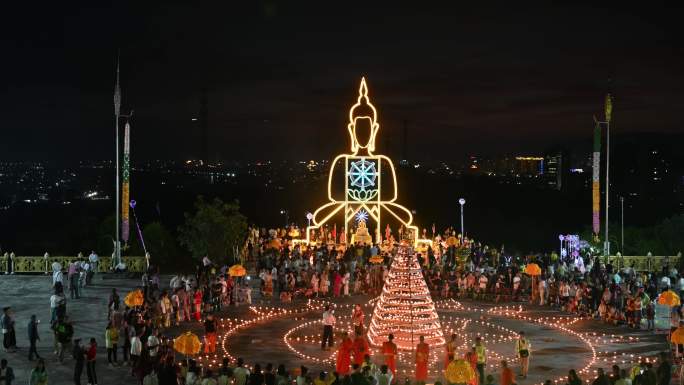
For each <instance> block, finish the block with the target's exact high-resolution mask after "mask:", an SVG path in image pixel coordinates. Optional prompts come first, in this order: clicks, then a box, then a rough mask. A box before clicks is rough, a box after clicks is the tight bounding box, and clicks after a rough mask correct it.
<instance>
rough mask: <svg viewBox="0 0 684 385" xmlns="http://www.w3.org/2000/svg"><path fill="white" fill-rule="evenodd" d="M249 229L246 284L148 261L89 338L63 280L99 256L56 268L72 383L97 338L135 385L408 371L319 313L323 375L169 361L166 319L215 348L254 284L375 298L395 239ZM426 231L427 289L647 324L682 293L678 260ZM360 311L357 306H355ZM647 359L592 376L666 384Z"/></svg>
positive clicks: (347, 377) (85, 279) (55, 318)
mask: <svg viewBox="0 0 684 385" xmlns="http://www.w3.org/2000/svg"><path fill="white" fill-rule="evenodd" d="M249 234H250V235H249V238H248V243H247V247H246V254H247V258H246V260H247V262H248V263H252V264H253V267H254V268H255V270H256V272H257V274H256V275H255V276H253V277H252V278H253V279H254V280H257V281H258V282H259V284H255V285H250V284H249V277H244V278H237V277H232V276H231V275H230V274H229V273H228V270H229V267H228V266H223V267H219V266H216V265H215V264H213V263H212V262H211V261H210V260H209V259H208V258H206V257H205V258H204V259H203V260H202V262H201V263H200V264H198V266H197V269H196V271H195V272H194V273H193V274H186V275H177V276H174V277H173V278H172V279H171V280H170V282H169V284H168V287H167V286H166V285H162V284H161V282H160V277H159V271H158V269H157V268H155V267H154V266H151V267H150V268H149V269H148V270H147V271H146V272H145V273H144V274H143V275H142V280H141V283H140V287H141V289H142V291H143V293H144V301H143V303H142V304H141V305H139V306H128V305H126V304H125V303H124V301H123V299H122V298H121V297H120V296H119V293H118V292H117V291H116V289H112V292H111V295H110V297H109V300H108V307H107V311H108V317H107V319H108V322H107V325H106V327H105V328H104V330H103V332H102V335H101V336H92V337H88V338H87V343H86V344H82V342H81V339H78V338H74V336H75V331H74V327H73V323H72V322H71V321H70V319H69V316H68V314H67V306H66V305H67V295H66V294H65V289H67V288H68V290H69V294H70V298H71V300H74V301H78V300H79V298H80V296H81V294H82V292H83V290H84V289H85V288H86V287H87V286H88V285H89V284H91V281H92V277H93V274H95V271H97V269H96V268H94V267H93V265H94V264H96V263H97V257H96V255H95V258H94V260H93V256H92V255H91V256H90V257H89V258H88V259H85V258H83V259H80V260H78V261H75V262H74V263H72V264H70V265H69V266H66V267H65V268H64V269H61V268H60V269H55V273H54V274H53V277H52V278H53V294H52V296H51V298H50V307H51V322H50V325H51V331H52V334H53V341H54V353H55V355H56V358H57V360H58V361H60V362H64V361H67V360H71V361H73V365H74V376H73V382H74V383H75V384H77V385H80V384H81V378H82V376H83V371H84V370H85V372H86V375H87V383H88V384H90V385H92V384H97V383H98V380H97V370H96V364H95V363H96V361H97V349H98V343H97V341H98V340H100V341H104V347H105V348H106V351H107V363H108V365H110V366H111V367H113V368H116V367H124V366H125V367H127V369H126V370H125V371H124V372H123V373H126V375H130V376H133V377H134V378H135V379H136V380H137V381H138V383H140V384H143V385H155V384H173V385H177V384H185V385H215V384H228V383H231V384H234V385H263V384H266V385H272V384H277V385H285V384H288V383H289V384H291V383H293V382H295V383H296V384H297V385H309V384H314V385H338V384H339V385H342V384H344V385H347V384H354V385H388V384H392V383H397V382H398V381H400V380H406V379H399V378H398V376H397V375H396V360H395V356H396V355H397V351H396V345H394V344H393V342H392V339H391V338H390V339H388V341H387V342H386V343H385V344H383V346H382V349H380V354H381V356H382V357H383V360H384V362H383V365H379V366H376V364H375V363H373V360H372V359H371V354H372V353H371V351H370V349H369V348H368V344H367V342H366V339H365V336H364V334H363V330H362V328H363V313H362V312H361V316H360V317H359V316H358V314H357V316H356V318H355V319H356V320H357V321H358V320H359V319H360V320H361V321H360V322H355V328H354V329H355V330H354V331H355V333H354V336H349V335H346V334H345V335H343V336H342V337H341V338H340V339H338V340H337V341H334V339H335V337H334V334H333V333H332V327H333V326H334V316H332V314H327V315H324V317H323V324H324V325H326V327H328V326H329V327H330V330H327V331H326V330H325V328H324V332H323V336H322V337H323V338H322V340H323V346H322V347H323V348H324V349H325V348H327V349H330V348H332V347H333V346H336V347H337V363H336V367H335V370H333V371H330V372H327V371H326V372H321V373H319V374H318V375H317V376H315V377H314V376H312V373H309V370H308V368H306V367H301V368H286V367H285V366H283V365H279V366H278V367H277V368H275V367H274V365H272V364H270V363H269V364H266V365H265V366H264V367H263V369H262V367H261V366H260V365H259V364H254V366H253V367H251V368H247V367H246V366H245V365H244V362H242V360H241V359H240V360H238V361H237V362H236V363H234V364H235V366H233V367H231V366H230V364H231V363H230V362H228V361H227V360H224V362H223V365H222V366H221V367H220V368H219V369H218V370H208V369H207V368H204V367H200V365H198V364H197V363H196V362H194V361H193V360H187V361H182V362H176V358H177V357H176V352H175V351H174V349H173V346H172V339H171V338H170V337H171V335H172V334H174V333H176V332H175V331H174V330H173V329H172V328H174V327H176V326H186V325H189V324H190V323H194V324H195V326H197V325H201V327H202V328H203V329H204V334H203V347H202V349H203V351H204V352H205V353H214V352H216V340H217V334H218V332H219V330H218V328H219V325H218V324H217V321H216V318H215V316H214V315H215V314H216V313H217V312H220V311H221V310H222V309H223V308H224V307H226V306H231V305H239V304H249V303H251V302H252V287H254V288H256V289H255V290H258V291H260V293H259V294H260V296H261V298H262V300H265V301H276V302H278V301H279V302H282V303H288V302H292V301H298V300H301V299H305V298H312V297H319V298H324V299H325V298H335V297H341V296H352V295H356V294H366V295H377V294H378V293H379V292H380V291H381V290H382V287H383V283H384V282H385V279H386V277H387V274H388V273H389V269H390V263H391V255H392V252H393V250H392V248H393V243H392V242H386V243H381V244H367V245H362V244H358V245H350V246H349V247H345V248H342V247H339V245H337V244H336V243H334V242H330V241H329V240H328V241H327V242H321V243H320V245H318V246H314V247H303V246H302V245H301V244H297V243H294V242H291V240H290V239H288V235H287V233H286V232H285V231H282V232H281V231H273V230H272V231H266V230H265V229H261V230H259V229H256V228H251V229H250V233H249ZM433 238H434V241H435V242H433V244H432V245H422V246H421V247H420V248H419V249H418V250H417V259H418V262H419V263H420V264H421V266H422V268H423V274H424V278H425V281H426V283H427V285H428V288H429V289H430V291H431V293H432V295H433V296H434V297H435V298H462V299H475V300H484V301H495V302H511V303H514V302H521V301H529V302H533V303H536V304H539V305H542V306H552V307H556V308H558V309H559V310H563V311H566V312H574V313H577V314H578V315H582V316H589V317H596V318H600V319H603V320H604V321H605V322H610V323H612V324H616V325H618V324H624V325H626V326H628V327H632V328H643V329H652V328H653V327H654V325H653V316H654V300H655V299H656V298H657V296H658V294H659V292H661V291H663V290H666V289H672V290H675V291H678V292H679V293H682V291H684V277H682V276H681V275H680V273H679V271H678V270H677V269H676V268H674V267H668V266H665V267H663V269H662V270H661V271H658V272H639V271H636V270H634V269H633V268H632V267H622V268H620V269H617V268H615V267H614V266H612V265H611V264H610V263H607V264H604V263H602V261H601V259H600V258H593V257H588V258H585V260H584V263H583V264H581V266H578V265H577V264H575V263H573V261H572V260H570V259H566V258H558V257H557V256H555V254H551V255H537V256H528V257H523V258H520V257H518V258H516V257H511V256H508V255H506V254H504V253H503V252H500V251H498V250H496V249H494V248H489V247H487V246H483V245H481V244H480V243H477V242H474V241H473V240H470V239H465V238H463V239H462V238H461V237H460V236H456V235H455V232H454V231H453V229H446V230H445V231H444V232H443V233H442V234H437V235H435V236H434V237H433ZM454 239H455V240H456V241H454ZM93 254H94V253H93ZM532 262H534V263H536V264H538V265H539V266H540V267H541V274H539V275H535V276H530V275H528V274H525V273H524V266H525V265H527V264H528V263H532ZM358 310H360V307H357V308H356V309H355V312H357V311H358ZM671 319H672V324H673V326H678V325H679V320H680V319H682V318H681V307H673V308H672V317H671ZM642 320H643V321H642ZM0 322H1V323H2V328H3V337H4V338H3V345H4V348H5V351H6V352H8V353H10V352H14V351H16V337H15V335H14V334H15V331H14V322H13V313H12V309H11V308H5V309H4V311H3V315H2V319H1V320H0ZM32 322H33V324H31V323H29V325H28V336H29V340H30V345H31V347H30V348H29V359H30V360H33V359H34V357H35V358H36V359H38V361H37V364H36V367H35V369H34V370H33V371H32V374H31V378H33V377H34V373H35V380H32V381H33V382H31V384H40V385H44V384H47V372H46V371H45V361H44V360H43V358H42V357H40V356H39V355H38V353H37V351H36V349H35V344H36V341H38V340H39V339H40V336H39V334H38V328H37V326H36V319H35V317H32ZM520 336H521V339H520V340H517V341H516V346H515V351H516V356H517V359H518V360H519V363H520V373H519V375H518V376H517V378H518V379H525V378H526V376H527V370H528V366H529V364H528V362H529V356H530V351H531V349H530V346H529V341H527V340H526V339H525V338H524V333H520ZM326 344H327V346H326ZM450 346H451V349H450ZM680 349H681V346H680ZM119 352H120V354H121V355H120V356H119ZM429 352H430V347H429V346H428V345H427V344H426V343H425V342H424V341H422V340H421V342H420V343H419V344H418V345H417V347H416V351H415V352H414V356H415V359H416V368H415V373H414V376H413V377H412V378H411V380H412V381H416V382H417V383H424V382H425V381H427V357H428V356H429V354H430V353H429ZM681 353H682V351H681V350H679V351H676V355H679V354H681ZM446 354H447V356H446V358H445V360H446V361H445V366H446V365H448V363H449V362H450V361H452V360H454V359H456V358H459V357H460V356H461V354H459V352H456V351H455V350H454V349H453V340H452V341H451V342H449V343H447V348H446ZM486 356H487V355H486V348H485V347H484V345H483V344H482V343H481V341H476V342H475V345H474V346H473V347H472V350H471V351H468V352H464V354H463V355H462V357H463V359H465V360H466V361H468V362H470V363H471V364H472V366H473V370H474V371H475V372H476V373H477V375H476V378H477V380H476V382H475V383H474V384H473V385H475V384H479V385H485V384H487V385H491V384H494V383H496V381H495V379H494V378H493V376H492V374H489V375H487V373H485V371H484V368H485V367H486ZM3 362H4V363H3V365H4V366H3V367H2V368H0V384H2V382H1V381H3V380H4V381H5V384H9V383H11V380H9V378H10V376H11V375H12V374H11V373H12V371H11V368H9V367H8V365H7V362H6V361H3ZM650 365H651V364H650V363H647V362H645V363H642V364H639V365H637V366H636V367H638V368H641V369H638V370H636V369H634V368H630V369H628V370H627V369H626V371H627V372H626V373H627V374H626V375H623V374H622V372H625V371H621V370H617V371H616V370H615V369H614V370H613V374H612V375H611V376H606V377H605V379H604V378H603V377H602V376H601V374H600V373H599V376H598V377H597V378H596V379H595V380H594V385H630V384H631V383H634V384H635V385H665V384H669V381H668V382H665V380H664V378H663V379H662V380H660V379H659V380H657V381H656V382H652V381H651V380H652V378H651V377H652V376H651V374H650V373H651V371H652V368H650ZM660 365H661V366H663V365H669V363H668V361H667V356H663V357H662V358H661V364H660ZM5 368H7V369H5ZM117 370H118V369H117ZM658 370H659V371H660V367H659V369H658ZM663 370H664V369H663ZM511 373H512V371H511V368H510V367H509V365H508V363H507V362H505V361H504V362H501V367H500V375H501V378H500V381H499V382H500V384H501V385H511V384H513V383H515V382H517V381H516V376H513V375H512V374H511ZM3 376H4V377H3ZM604 380H605V381H607V382H604ZM578 381H579V382H578ZM597 381H598V382H597ZM580 383H581V380H579V378H578V377H577V374H576V373H574V372H573V371H571V372H570V374H569V376H568V385H580Z"/></svg>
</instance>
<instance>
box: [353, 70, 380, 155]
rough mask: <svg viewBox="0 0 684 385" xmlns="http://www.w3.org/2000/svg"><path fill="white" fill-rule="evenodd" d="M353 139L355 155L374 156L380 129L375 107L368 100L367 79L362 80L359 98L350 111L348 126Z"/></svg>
mask: <svg viewBox="0 0 684 385" xmlns="http://www.w3.org/2000/svg"><path fill="white" fill-rule="evenodd" d="M347 129H348V130H349V135H350V137H351V150H352V152H353V153H354V154H358V153H359V152H362V153H364V152H367V153H368V155H372V154H373V151H375V136H376V135H377V133H378V130H379V129H380V125H379V124H378V120H377V112H376V110H375V106H373V104H371V102H370V100H368V87H367V86H366V78H361V85H360V86H359V97H358V99H357V100H356V104H354V105H353V106H352V108H351V109H350V110H349V124H348V125H347Z"/></svg>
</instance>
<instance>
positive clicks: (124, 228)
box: [121, 122, 131, 242]
mask: <svg viewBox="0 0 684 385" xmlns="http://www.w3.org/2000/svg"><path fill="white" fill-rule="evenodd" d="M130 152H131V124H130V123H129V122H126V125H125V126H124V149H123V174H122V177H123V178H122V179H123V189H122V193H121V239H122V240H123V241H124V242H128V238H129V229H130V226H129V215H128V210H129V207H130V200H131V199H130V196H129V194H130V175H131V172H130Z"/></svg>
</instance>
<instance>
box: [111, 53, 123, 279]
mask: <svg viewBox="0 0 684 385" xmlns="http://www.w3.org/2000/svg"><path fill="white" fill-rule="evenodd" d="M120 116H121V87H119V58H118V57H117V58H116V85H115V86H114V120H115V122H114V135H115V137H116V140H115V141H116V167H115V168H116V197H114V202H116V210H115V214H114V216H115V217H116V225H115V227H116V230H115V231H116V238H115V239H114V261H113V262H112V265H113V266H117V265H118V264H119V263H120V262H121V247H120V245H121V244H120V242H121V241H120V240H121V235H120V233H119V232H120V231H121V226H120V224H119V221H120V217H119V214H120V212H121V211H120V210H119V195H120V194H119V189H120V185H121V181H120V180H119V172H120V171H119V118H120Z"/></svg>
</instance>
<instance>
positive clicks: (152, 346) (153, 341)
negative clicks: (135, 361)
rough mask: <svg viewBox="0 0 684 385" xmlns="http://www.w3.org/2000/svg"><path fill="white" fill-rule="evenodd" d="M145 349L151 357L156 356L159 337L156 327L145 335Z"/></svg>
mask: <svg viewBox="0 0 684 385" xmlns="http://www.w3.org/2000/svg"><path fill="white" fill-rule="evenodd" d="M147 351H148V352H149V353H150V357H152V358H154V357H157V354H158V353H159V338H158V337H157V330H156V329H155V330H153V331H152V334H150V336H149V337H147Z"/></svg>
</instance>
